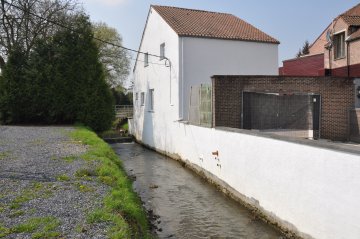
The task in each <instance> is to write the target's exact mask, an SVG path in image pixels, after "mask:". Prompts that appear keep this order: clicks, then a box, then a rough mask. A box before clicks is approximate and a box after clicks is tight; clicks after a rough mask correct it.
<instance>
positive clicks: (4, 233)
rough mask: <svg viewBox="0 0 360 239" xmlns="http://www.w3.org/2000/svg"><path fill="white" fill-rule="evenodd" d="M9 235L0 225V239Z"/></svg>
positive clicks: (8, 231) (6, 229)
mask: <svg viewBox="0 0 360 239" xmlns="http://www.w3.org/2000/svg"><path fill="white" fill-rule="evenodd" d="M9 234H10V229H9V228H7V227H5V226H4V225H2V224H1V223H0V238H3V237H6V236H7V235H9Z"/></svg>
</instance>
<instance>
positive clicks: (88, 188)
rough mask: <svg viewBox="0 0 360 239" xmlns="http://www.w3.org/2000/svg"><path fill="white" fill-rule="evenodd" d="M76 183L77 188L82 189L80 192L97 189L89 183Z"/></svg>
mask: <svg viewBox="0 0 360 239" xmlns="http://www.w3.org/2000/svg"><path fill="white" fill-rule="evenodd" d="M75 185H76V188H77V189H78V190H79V191H80V192H83V193H86V192H94V191H95V189H94V188H92V187H89V186H87V185H84V184H81V183H75Z"/></svg>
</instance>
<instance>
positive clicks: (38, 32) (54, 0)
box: [0, 0, 79, 58]
mask: <svg viewBox="0 0 360 239" xmlns="http://www.w3.org/2000/svg"><path fill="white" fill-rule="evenodd" d="M1 3H2V4H1V9H0V57H2V58H6V56H7V55H8V53H9V52H10V51H11V49H12V48H13V47H14V46H15V45H17V46H21V47H22V48H23V49H24V50H25V52H26V53H27V54H28V53H29V52H30V51H31V49H32V48H33V47H34V44H35V42H36V40H37V39H40V38H42V39H46V38H48V37H50V36H51V35H52V34H53V33H54V32H55V31H56V30H57V29H58V28H59V26H58V25H57V24H54V23H60V24H65V22H66V19H67V15H69V14H72V13H74V12H76V11H77V10H78V9H79V4H78V3H77V1H76V0H1ZM38 16H40V17H38Z"/></svg>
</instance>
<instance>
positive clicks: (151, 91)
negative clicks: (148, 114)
mask: <svg viewBox="0 0 360 239" xmlns="http://www.w3.org/2000/svg"><path fill="white" fill-rule="evenodd" d="M149 101H150V102H149V103H150V104H149V105H150V111H154V89H150V90H149Z"/></svg>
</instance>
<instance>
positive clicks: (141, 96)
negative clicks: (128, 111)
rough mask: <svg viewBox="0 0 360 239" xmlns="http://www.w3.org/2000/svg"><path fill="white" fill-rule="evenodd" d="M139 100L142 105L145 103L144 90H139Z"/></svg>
mask: <svg viewBox="0 0 360 239" xmlns="http://www.w3.org/2000/svg"><path fill="white" fill-rule="evenodd" d="M140 98H141V99H140V100H141V106H144V105H145V93H144V92H141V95H140Z"/></svg>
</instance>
